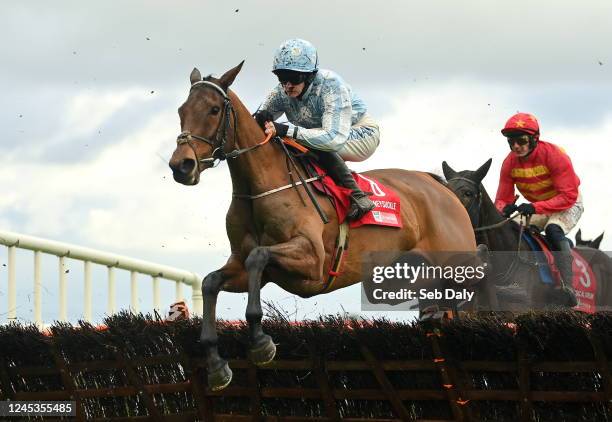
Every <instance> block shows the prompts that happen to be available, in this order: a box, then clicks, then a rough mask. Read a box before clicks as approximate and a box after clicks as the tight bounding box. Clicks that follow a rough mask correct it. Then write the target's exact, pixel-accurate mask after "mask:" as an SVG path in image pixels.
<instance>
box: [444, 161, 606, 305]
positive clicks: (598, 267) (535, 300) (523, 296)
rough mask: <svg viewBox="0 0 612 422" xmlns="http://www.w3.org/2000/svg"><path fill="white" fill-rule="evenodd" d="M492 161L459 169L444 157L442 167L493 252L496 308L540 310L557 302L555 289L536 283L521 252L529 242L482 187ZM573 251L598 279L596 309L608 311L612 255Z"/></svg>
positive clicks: (536, 274) (535, 271) (530, 261)
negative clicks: (590, 267) (477, 166)
mask: <svg viewBox="0 0 612 422" xmlns="http://www.w3.org/2000/svg"><path fill="white" fill-rule="evenodd" d="M491 161H492V160H491V159H489V160H488V161H487V162H486V163H484V164H483V165H482V166H481V167H480V168H478V169H477V170H475V171H470V170H464V171H459V172H457V171H455V170H453V169H452V168H451V167H450V166H449V165H448V164H447V163H446V161H444V162H443V163H442V170H443V172H444V176H445V177H446V180H447V184H448V187H449V188H450V189H451V190H452V191H453V192H454V193H455V194H456V195H457V197H458V198H459V200H460V201H461V203H462V204H463V206H464V207H465V209H466V210H467V211H468V215H469V216H470V220H471V222H472V226H473V227H474V228H475V229H479V228H480V229H483V230H478V231H476V241H477V242H478V243H481V244H485V245H486V246H487V247H488V249H489V251H491V252H492V254H491V257H490V264H491V267H490V269H489V275H490V276H491V277H492V280H491V279H490V281H492V282H493V284H495V285H496V290H497V293H498V300H499V306H500V308H501V309H502V310H509V311H526V310H531V309H542V308H543V307H546V306H547V305H549V304H554V303H556V302H557V301H558V300H559V292H558V291H556V290H555V289H553V288H552V287H551V286H549V285H546V284H544V283H543V282H541V281H540V275H539V270H538V268H537V264H536V261H535V259H534V256H533V254H527V253H526V252H527V251H530V250H531V248H530V247H529V244H528V243H527V242H526V241H525V240H524V239H522V238H520V239H519V231H520V230H517V228H516V224H515V223H514V222H513V221H508V219H505V218H504V217H503V216H502V215H501V214H500V213H499V211H498V210H497V208H495V205H494V204H493V201H492V200H491V198H490V197H489V195H488V194H487V191H486V190H485V189H484V186H483V185H482V183H481V182H482V180H483V179H484V177H485V176H486V175H487V172H488V171H489V167H490V166H491ZM576 250H577V252H578V253H579V254H580V255H581V256H582V257H583V258H584V259H585V260H586V261H587V262H589V263H590V264H591V265H592V267H593V271H594V273H595V276H596V277H597V280H598V285H597V293H596V306H597V309H598V310H610V309H611V308H610V307H611V306H612V259H610V257H608V256H607V255H606V254H605V253H603V252H601V251H599V250H596V249H593V248H589V247H584V246H579V247H577V248H576ZM520 251H523V252H520ZM496 252H497V253H496ZM499 252H507V253H499ZM521 254H522V255H521ZM521 256H522V257H521Z"/></svg>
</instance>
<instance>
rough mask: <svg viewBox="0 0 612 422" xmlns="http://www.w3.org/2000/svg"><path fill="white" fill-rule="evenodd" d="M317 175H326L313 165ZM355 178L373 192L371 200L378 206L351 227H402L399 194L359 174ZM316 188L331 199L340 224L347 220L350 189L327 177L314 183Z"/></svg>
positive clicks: (359, 183) (365, 188)
mask: <svg viewBox="0 0 612 422" xmlns="http://www.w3.org/2000/svg"><path fill="white" fill-rule="evenodd" d="M313 167H314V168H315V170H316V172H317V174H319V175H324V174H325V171H323V170H322V169H321V168H320V167H318V166H317V165H315V164H313ZM353 178H354V179H355V181H356V182H357V185H358V186H359V187H360V188H361V190H362V191H364V192H368V193H369V192H372V195H370V199H371V200H372V201H373V202H374V204H376V208H374V209H373V210H372V211H370V212H368V213H366V214H365V215H364V216H363V217H361V218H360V219H359V220H357V221H351V222H350V223H349V227H351V228H354V227H359V226H363V225H364V224H374V225H378V226H389V227H402V218H401V216H400V199H399V196H397V194H396V193H395V192H394V191H392V190H391V189H389V188H388V187H387V186H385V185H383V184H382V183H380V182H378V181H377V180H375V179H372V178H370V177H368V176H364V175H362V174H359V173H353ZM313 185H314V187H315V188H316V189H317V190H318V191H320V192H322V193H324V194H326V195H328V196H329V197H331V199H332V201H333V203H334V207H335V208H336V214H337V215H338V222H339V223H343V222H344V220H345V219H346V214H347V213H348V210H349V209H350V207H351V199H350V194H351V191H350V189H346V188H344V187H342V186H338V185H336V183H334V181H333V180H332V178H331V177H329V176H325V177H323V178H322V179H320V180H317V181H315V182H313Z"/></svg>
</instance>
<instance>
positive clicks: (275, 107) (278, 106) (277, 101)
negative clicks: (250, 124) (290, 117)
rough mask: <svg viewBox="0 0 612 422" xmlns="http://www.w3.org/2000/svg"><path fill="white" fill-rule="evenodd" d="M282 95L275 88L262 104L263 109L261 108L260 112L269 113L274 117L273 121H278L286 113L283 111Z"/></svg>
mask: <svg viewBox="0 0 612 422" xmlns="http://www.w3.org/2000/svg"><path fill="white" fill-rule="evenodd" d="M281 95H282V93H281V91H280V90H279V88H278V87H275V88H274V89H273V90H272V91H271V92H270V93H269V94H268V96H267V97H266V99H265V100H264V102H263V103H262V104H261V107H259V110H258V112H262V111H267V112H268V113H270V114H271V115H272V121H274V120H276V119H278V118H279V117H280V116H282V115H283V113H284V112H285V110H284V109H283V102H282V98H281Z"/></svg>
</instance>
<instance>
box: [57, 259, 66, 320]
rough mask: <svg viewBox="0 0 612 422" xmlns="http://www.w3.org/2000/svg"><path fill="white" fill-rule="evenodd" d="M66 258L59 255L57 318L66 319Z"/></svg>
mask: <svg viewBox="0 0 612 422" xmlns="http://www.w3.org/2000/svg"><path fill="white" fill-rule="evenodd" d="M66 271H67V269H66V258H64V257H63V256H60V257H59V320H60V321H68V310H67V307H66Z"/></svg>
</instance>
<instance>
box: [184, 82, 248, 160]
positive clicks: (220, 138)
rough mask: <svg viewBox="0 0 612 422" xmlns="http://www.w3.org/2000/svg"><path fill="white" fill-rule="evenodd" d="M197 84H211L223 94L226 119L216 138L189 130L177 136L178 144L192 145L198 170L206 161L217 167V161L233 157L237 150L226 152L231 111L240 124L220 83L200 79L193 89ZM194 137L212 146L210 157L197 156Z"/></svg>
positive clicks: (235, 120)
mask: <svg viewBox="0 0 612 422" xmlns="http://www.w3.org/2000/svg"><path fill="white" fill-rule="evenodd" d="M196 85H206V86H210V87H211V88H213V89H215V90H216V91H217V92H219V94H221V96H222V97H223V120H224V124H220V125H219V127H218V128H217V132H216V133H215V138H214V139H212V140H211V139H208V138H205V137H204V136H198V135H194V134H192V133H191V132H190V131H188V130H185V131H183V132H181V134H180V135H179V136H178V137H177V138H176V144H177V145H182V144H187V145H189V146H190V147H191V149H192V150H193V153H194V155H195V157H196V160H197V162H198V170H199V169H200V163H204V164H207V163H212V164H213V165H212V167H215V166H216V164H215V161H217V164H218V163H219V162H220V161H223V160H225V159H227V158H233V156H232V153H235V150H234V151H232V152H231V153H229V154H226V153H225V143H226V142H227V132H228V129H229V126H230V113H232V114H233V115H234V122H235V123H236V126H238V125H237V119H236V111H235V110H234V108H233V107H232V102H231V101H230V98H229V96H228V95H227V94H226V92H225V91H224V90H223V88H221V87H220V86H219V85H217V84H216V83H214V82H210V81H198V82H196V83H194V84H193V85H191V89H193V87H195V86H196ZM194 139H195V140H197V141H200V142H205V143H207V144H208V145H210V146H211V147H212V149H213V152H212V154H211V155H210V157H208V158H201V159H198V158H197V157H198V154H197V153H196V150H195V148H194V146H193V144H192V143H191V141H192V140H194ZM235 144H236V130H234V145H235ZM234 156H235V154H234Z"/></svg>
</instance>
